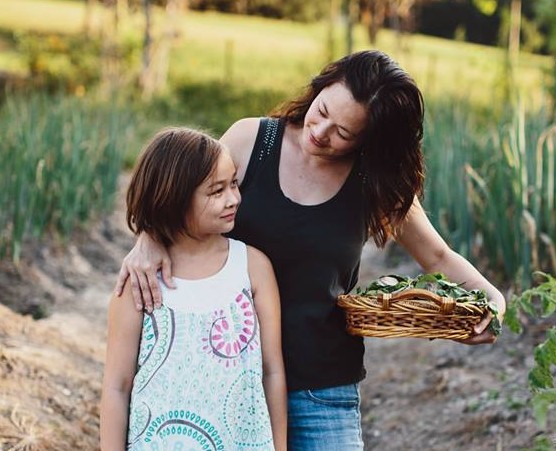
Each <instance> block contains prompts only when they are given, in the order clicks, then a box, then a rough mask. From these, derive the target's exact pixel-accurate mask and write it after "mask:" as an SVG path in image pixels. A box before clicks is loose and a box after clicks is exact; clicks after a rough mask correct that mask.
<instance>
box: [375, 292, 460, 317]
mask: <svg viewBox="0 0 556 451" xmlns="http://www.w3.org/2000/svg"><path fill="white" fill-rule="evenodd" d="M378 299H379V300H381V301H382V308H383V309H384V310H388V309H389V308H390V305H391V303H392V302H396V301H402V300H405V299H425V300H428V301H434V302H436V304H437V305H438V306H439V307H440V312H441V313H443V314H445V315H446V314H450V313H452V312H453V311H454V309H455V307H456V301H455V299H454V298H451V297H445V296H439V295H438V294H436V293H433V292H432V291H429V290H423V289H422V288H408V289H406V290H402V291H400V292H399V293H395V294H393V295H392V294H390V293H379V295H378Z"/></svg>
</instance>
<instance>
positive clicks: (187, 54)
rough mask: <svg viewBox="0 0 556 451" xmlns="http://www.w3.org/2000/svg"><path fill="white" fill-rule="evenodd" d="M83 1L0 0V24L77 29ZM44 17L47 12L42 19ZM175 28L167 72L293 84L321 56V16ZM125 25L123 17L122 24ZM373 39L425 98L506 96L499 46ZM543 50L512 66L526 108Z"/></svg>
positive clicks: (184, 19) (277, 86) (182, 22)
mask: <svg viewBox="0 0 556 451" xmlns="http://www.w3.org/2000/svg"><path fill="white" fill-rule="evenodd" d="M84 5H85V2H75V1H73V2H72V1H61V0H2V5H1V6H2V14H0V29H3V30H13V31H30V30H33V31H42V32H60V33H78V32H81V31H82V30H83V23H84V17H85V6H84ZM106 14H107V12H106V9H105V8H102V7H100V6H98V5H97V7H96V8H95V9H94V18H95V23H96V24H97V25H96V27H97V32H98V26H99V25H100V24H102V23H106V21H107V16H106ZM45 17H48V18H49V19H48V20H45ZM153 22H154V26H155V28H156V29H158V30H159V31H158V33H162V30H163V29H164V27H165V26H166V24H165V16H164V13H163V11H162V10H157V11H156V13H155V15H154V17H153ZM174 23H176V24H177V26H178V28H179V29H180V31H181V38H179V39H178V40H176V45H175V48H174V51H173V53H172V60H171V64H170V74H171V77H172V78H173V79H176V78H177V79H185V80H189V81H191V82H193V83H199V82H209V83H213V82H215V81H222V80H225V81H227V82H231V83H234V84H238V85H247V86H248V88H249V89H259V88H260V89H272V90H283V91H285V92H287V93H288V94H291V93H295V92H297V91H298V90H299V89H300V87H301V86H304V85H305V84H307V83H308V81H309V79H310V77H311V76H312V75H313V74H315V73H316V72H317V71H318V70H319V69H320V67H322V65H323V64H324V63H325V62H326V59H327V56H328V55H329V54H330V49H329V48H328V37H327V33H328V24H327V23H324V22H322V23H313V24H301V23H293V22H290V21H285V20H273V19H265V18H260V17H251V16H249V17H247V16H238V15H230V14H219V13H213V12H210V13H201V12H195V11H187V12H185V13H184V14H183V15H182V16H181V17H179V18H177V19H176V18H174ZM124 27H125V24H124ZM127 29H128V30H129V29H133V30H134V32H135V33H141V32H142V29H143V18H142V15H141V14H140V13H138V14H136V15H135V16H134V17H132V18H130V19H128V22H127ZM335 38H336V41H335V45H334V56H335V57H339V56H341V55H342V54H344V53H345V45H344V30H343V28H342V25H341V23H340V22H338V23H337V24H336V28H335ZM354 41H355V42H354V49H355V50H360V49H365V48H370V47H371V45H370V44H369V42H368V40H367V35H366V32H365V30H364V29H363V27H362V26H360V25H358V26H356V27H355V32H354ZM376 47H377V48H379V49H381V50H384V51H386V52H387V53H389V54H390V55H391V56H393V57H394V58H395V59H396V60H397V61H399V62H400V64H401V65H402V66H403V67H404V68H405V69H406V70H408V71H409V72H410V73H411V74H412V75H413V77H414V78H415V79H416V81H417V82H418V84H419V85H420V86H421V88H422V90H423V92H424V93H425V97H426V98H427V99H431V100H434V99H442V98H445V97H446V96H449V97H454V98H461V99H466V100H470V101H471V102H472V103H475V104H479V105H481V106H492V105H495V104H497V103H502V102H503V101H505V100H507V99H505V98H504V95H505V92H506V91H507V90H508V87H507V86H506V84H507V83H508V79H509V74H508V72H507V70H506V69H505V68H504V67H505V64H506V53H505V51H504V50H503V49H500V48H494V47H487V46H482V45H477V44H470V43H465V42H456V41H452V40H446V39H439V38H434V37H430V36H423V35H411V36H402V37H401V38H399V37H398V36H397V35H396V34H395V33H393V32H392V31H390V30H382V31H381V32H380V33H379V35H378V42H377V44H376ZM8 66H9V67H14V66H15V67H20V65H18V64H16V63H14V60H13V54H11V55H8V53H7V52H6V51H0V67H8ZM550 66H551V60H550V58H547V57H544V56H540V55H531V54H525V53H522V54H521V55H520V57H519V60H518V64H517V65H516V66H515V67H514V68H513V75H512V78H513V79H514V81H515V83H514V84H513V85H509V89H511V95H512V96H513V97H515V96H516V95H518V94H519V95H520V96H521V97H525V98H526V100H527V101H528V102H529V104H530V105H531V107H532V108H536V107H538V106H539V105H541V104H542V102H543V101H544V88H545V86H546V84H547V75H546V74H545V71H546V70H548V69H550Z"/></svg>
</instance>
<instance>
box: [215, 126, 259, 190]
mask: <svg viewBox="0 0 556 451" xmlns="http://www.w3.org/2000/svg"><path fill="white" fill-rule="evenodd" d="M259 123H260V118H258V117H248V118H244V119H240V120H239V121H237V122H235V123H234V124H232V126H231V127H230V128H229V129H228V130H226V132H225V133H224V134H223V135H222V137H221V138H220V142H221V143H222V144H224V145H225V146H226V147H227V148H228V150H229V151H230V154H231V156H232V160H233V161H234V163H235V165H236V167H237V172H238V179H239V181H240V182H241V181H242V180H243V176H244V175H245V171H246V170H247V165H248V164H249V158H250V157H251V153H252V152H253V146H254V145H255V140H256V139H257V133H258V131H259Z"/></svg>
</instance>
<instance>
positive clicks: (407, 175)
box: [116, 51, 505, 451]
mask: <svg viewBox="0 0 556 451" xmlns="http://www.w3.org/2000/svg"><path fill="white" fill-rule="evenodd" d="M423 115H424V107H423V98H422V95H421V92H420V91H419V89H418V88H417V86H416V85H415V82H414V81H413V79H412V78H411V77H410V76H409V75H408V74H407V73H406V72H404V71H403V70H402V69H401V68H400V67H399V66H398V65H397V64H396V63H395V62H394V61H393V60H392V59H391V58H390V57H388V56H387V55H385V54H384V53H382V52H378V51H363V52H358V53H355V54H352V55H348V56H346V57H344V58H342V59H340V60H338V61H336V62H333V63H331V64H330V65H328V66H327V67H325V68H324V69H323V70H322V72H321V73H320V74H319V75H318V76H316V77H315V78H314V79H313V80H312V82H311V84H310V85H309V87H308V89H307V91H306V92H305V94H303V95H302V96H300V97H299V98H297V99H294V100H292V101H291V102H288V103H286V104H285V105H283V106H282V107H281V108H279V109H278V110H277V111H276V112H275V113H274V114H273V115H272V118H271V119H263V120H260V119H258V118H247V119H242V120H240V121H238V122H236V123H235V124H234V125H232V127H230V129H229V130H228V131H227V132H226V133H225V134H224V136H222V138H221V142H222V143H224V144H225V145H226V146H227V147H228V148H229V149H230V152H231V154H232V158H233V160H234V163H235V164H236V167H237V170H238V179H239V181H240V184H241V185H240V189H241V192H242V198H243V200H242V204H241V207H240V209H239V211H238V216H237V219H236V226H235V228H234V230H233V232H232V233H231V236H232V237H233V238H236V239H240V240H243V241H246V242H247V243H248V244H250V245H252V246H254V247H256V248H259V249H260V250H262V251H263V252H264V253H265V254H266V255H267V256H268V257H269V258H270V260H271V261H272V264H273V266H274V269H275V272H276V277H277V280H278V286H279V290H280V298H281V303H282V333H283V336H282V339H283V352H284V360H285V366H286V377H287V384H288V391H289V393H288V449H290V450H304V451H306V450H321V451H322V450H340V449H341V450H356V449H358V450H360V449H363V443H362V440H361V426H360V412H359V394H358V388H357V383H358V382H359V381H361V380H362V379H363V378H364V377H365V370H364V368H363V352H364V346H363V340H362V338H360V337H353V336H350V335H348V334H347V333H346V332H345V319H344V316H343V314H342V312H341V311H340V309H339V308H338V307H337V306H336V298H337V296H338V295H340V294H343V293H347V292H349V291H350V290H352V289H353V288H354V286H355V285H356V283H357V276H358V270H359V264H360V260H361V251H362V248H363V245H364V244H365V242H366V240H367V239H368V238H372V239H373V240H374V242H375V243H376V244H377V245H378V246H380V247H382V246H384V245H385V243H386V242H387V240H388V239H389V238H390V237H391V238H393V239H395V240H396V241H397V242H398V243H399V244H401V245H402V246H403V247H404V248H405V249H406V250H407V251H408V252H409V253H410V254H411V255H412V256H413V257H414V258H415V260H416V261H417V262H418V263H419V264H420V265H421V267H422V268H423V270H424V271H425V272H436V271H441V272H443V273H444V274H446V276H447V277H448V278H450V279H451V280H453V281H457V282H461V283H464V286H465V287H466V288H468V289H471V288H481V289H484V290H486V292H487V295H488V297H489V298H490V299H491V300H492V301H493V302H495V303H496V304H497V307H498V311H499V319H502V317H503V314H504V311H505V301H504V298H503V296H502V294H501V293H500V292H499V291H498V290H497V289H496V288H495V287H494V286H492V285H491V284H490V283H489V282H488V281H487V280H486V279H485V278H484V277H483V276H482V275H481V274H480V273H479V272H478V271H477V270H476V269H475V268H474V267H473V266H472V265H471V264H470V263H469V262H468V261H467V260H465V259H464V258H463V257H461V256H460V255H459V254H457V253H456V252H454V251H453V250H451V249H450V248H449V247H448V246H447V244H446V243H445V241H444V240H443V239H442V238H441V237H440V236H439V234H438V233H437V232H436V230H435V229H434V227H433V226H432V225H431V223H430V221H429V220H428V218H427V216H426V214H425V213H424V211H423V209H422V207H421V205H420V203H419V200H418V198H419V197H420V196H421V194H422V191H423V183H424V166H423V155H422V151H421V141H422V136H423ZM160 267H162V272H163V279H164V281H165V283H166V284H168V285H169V286H173V283H172V280H171V268H170V265H169V260H168V256H167V253H166V251H165V250H164V249H162V248H161V247H160V246H157V245H156V244H155V243H153V242H152V241H151V240H149V239H148V237H146V236H141V237H140V238H139V240H138V243H137V245H136V246H135V248H134V250H133V251H132V252H131V253H130V254H129V255H128V256H127V257H126V259H125V260H124V264H123V266H122V270H121V272H120V277H119V281H118V286H117V287H116V291H117V292H119V291H121V286H122V284H123V282H124V281H125V280H126V278H127V277H128V276H129V277H130V278H131V284H132V290H133V292H134V298H135V300H136V302H137V307H138V308H142V302H143V301H144V303H145V305H146V307H147V308H148V309H151V308H152V305H153V300H154V304H155V305H156V306H158V305H160V303H161V299H160V289H159V287H158V283H157V279H156V275H155V274H156V270H157V269H158V268H160ZM490 320H491V318H490V317H489V316H487V317H485V318H484V319H483V321H481V323H480V324H478V325H477V326H476V328H475V331H474V332H475V334H474V335H473V336H472V337H471V338H469V339H468V340H466V343H468V344H480V343H492V342H493V341H494V340H495V338H494V336H493V335H492V333H491V332H490V331H489V330H488V328H487V326H488V323H489V322H490Z"/></svg>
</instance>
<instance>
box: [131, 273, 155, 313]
mask: <svg viewBox="0 0 556 451" xmlns="http://www.w3.org/2000/svg"><path fill="white" fill-rule="evenodd" d="M130 278H131V294H132V296H133V301H134V302H135V307H136V308H137V310H143V308H144V309H145V310H146V311H147V312H149V313H150V312H152V309H153V301H152V297H151V290H150V288H149V282H148V280H147V277H146V276H145V273H144V272H141V271H139V272H136V271H132V272H131V273H130Z"/></svg>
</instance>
